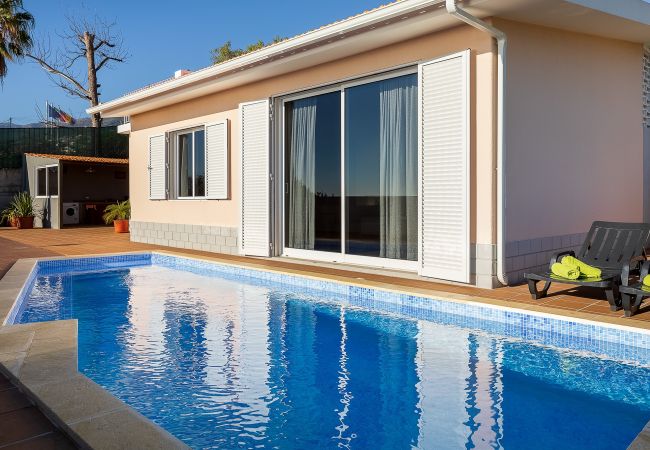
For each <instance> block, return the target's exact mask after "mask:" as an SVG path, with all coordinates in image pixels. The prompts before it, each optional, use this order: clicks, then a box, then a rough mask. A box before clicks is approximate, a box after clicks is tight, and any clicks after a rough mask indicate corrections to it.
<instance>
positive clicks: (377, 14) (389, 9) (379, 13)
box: [86, 0, 444, 115]
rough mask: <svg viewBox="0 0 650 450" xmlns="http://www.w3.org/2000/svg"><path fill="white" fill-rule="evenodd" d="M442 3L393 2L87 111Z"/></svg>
mask: <svg viewBox="0 0 650 450" xmlns="http://www.w3.org/2000/svg"><path fill="white" fill-rule="evenodd" d="M443 4H444V0H404V1H401V2H398V3H394V4H390V5H387V6H385V7H382V8H379V9H377V10H374V11H371V12H369V13H367V14H361V15H359V16H354V17H352V18H350V19H347V20H343V21H340V22H336V23H334V24H332V25H328V26H324V27H322V28H319V29H317V30H314V31H311V32H308V33H305V34H303V35H299V36H297V37H295V38H290V39H287V40H286V41H282V42H279V43H277V44H274V45H272V46H269V47H267V48H263V49H261V50H258V51H256V52H252V53H249V54H246V55H243V56H241V57H238V58H235V59H232V60H230V61H226V62H223V63H221V64H216V65H214V66H211V67H208V68H205V69H201V70H198V71H196V72H192V73H189V74H187V75H184V76H183V77H181V78H178V79H175V80H172V81H169V82H167V83H162V84H160V85H156V86H152V87H151V88H147V89H143V90H141V91H137V92H134V93H132V94H128V95H125V96H123V97H119V98H117V99H115V100H111V101H109V102H106V103H100V104H99V105H97V106H94V107H91V108H88V109H86V112H87V113H88V114H96V113H100V114H102V115H105V114H106V113H108V112H109V111H113V110H118V109H119V108H121V107H123V106H125V105H128V104H130V103H134V102H138V101H141V100H145V99H147V98H149V97H152V96H156V95H159V94H163V93H166V92H170V91H174V90H178V89H182V88H184V87H187V86H190V85H192V84H196V83H200V82H202V81H205V80H209V79H213V78H218V77H220V76H222V75H224V74H230V73H232V72H235V71H241V70H244V69H246V68H250V67H260V66H262V65H263V64H264V63H265V62H266V61H269V60H275V59H277V58H278V57H280V58H281V57H288V56H292V55H294V54H296V53H298V52H301V51H303V49H304V48H310V49H313V48H315V47H319V46H324V45H328V44H331V43H332V42H333V41H334V39H336V38H338V39H340V38H341V35H342V34H343V33H345V34H350V33H353V32H354V30H356V29H359V28H366V27H369V26H372V25H373V24H385V23H387V21H391V20H395V19H396V18H399V19H400V20H401V19H403V18H405V17H408V16H409V15H410V14H412V13H416V12H418V11H420V10H422V9H425V8H427V7H429V6H442V5H443Z"/></svg>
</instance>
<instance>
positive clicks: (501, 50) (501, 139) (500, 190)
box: [445, 0, 508, 286]
mask: <svg viewBox="0 0 650 450" xmlns="http://www.w3.org/2000/svg"><path fill="white" fill-rule="evenodd" d="M445 2H446V7H447V12H448V13H449V14H451V15H452V16H455V17H457V18H458V19H460V20H462V21H463V22H465V23H467V24H469V25H471V26H473V27H474V28H477V29H479V30H481V31H484V32H486V33H488V34H490V36H492V37H493V38H494V39H495V40H496V41H497V55H498V56H497V165H496V170H497V279H498V280H499V283H501V284H503V285H504V286H505V285H507V284H508V276H507V274H506V271H505V264H504V262H505V254H506V252H505V247H506V233H505V202H506V201H505V189H504V185H505V178H506V170H505V167H506V166H505V163H506V158H505V153H506V149H505V136H504V131H505V126H504V123H505V120H504V106H505V105H504V98H505V70H504V68H505V64H506V47H507V43H508V39H507V37H506V34H505V33H504V32H503V31H501V30H498V29H497V28H495V27H493V26H492V25H490V24H489V23H487V22H485V21H483V20H481V19H479V18H478V17H475V16H473V15H471V14H470V13H468V12H467V11H465V10H463V9H460V8H459V7H458V5H457V4H456V0H445Z"/></svg>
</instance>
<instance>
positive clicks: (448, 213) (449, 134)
mask: <svg viewBox="0 0 650 450" xmlns="http://www.w3.org/2000/svg"><path fill="white" fill-rule="evenodd" d="M419 75H420V76H419V83H420V86H419V87H420V105H419V115H420V117H419V120H420V137H419V145H420V152H419V153H420V193H419V195H420V211H419V213H420V233H419V241H420V242H419V244H420V248H419V252H418V253H419V257H420V264H419V273H420V274H421V275H423V276H428V277H434V278H440V279H444V280H452V281H459V282H463V283H469V281H470V279H469V275H470V242H469V207H470V198H469V175H470V173H469V163H470V161H469V50H467V51H463V52H460V53H456V54H453V55H450V56H447V57H444V58H440V59H436V60H434V61H430V62H427V63H423V64H421V65H420V67H419Z"/></svg>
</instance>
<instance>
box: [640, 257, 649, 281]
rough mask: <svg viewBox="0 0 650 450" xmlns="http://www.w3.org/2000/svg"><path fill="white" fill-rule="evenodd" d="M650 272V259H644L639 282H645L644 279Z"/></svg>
mask: <svg viewBox="0 0 650 450" xmlns="http://www.w3.org/2000/svg"><path fill="white" fill-rule="evenodd" d="M648 273H650V261H643V262H642V263H641V273H640V274H639V282H643V279H644V278H645V277H647V276H648Z"/></svg>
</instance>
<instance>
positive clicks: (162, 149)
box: [148, 134, 167, 200]
mask: <svg viewBox="0 0 650 450" xmlns="http://www.w3.org/2000/svg"><path fill="white" fill-rule="evenodd" d="M166 141H167V139H166V138H165V135H164V134H159V135H157V136H151V137H149V167H148V169H149V198H150V199H151V200H165V199H166V198H167V148H166V145H165V144H166Z"/></svg>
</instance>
